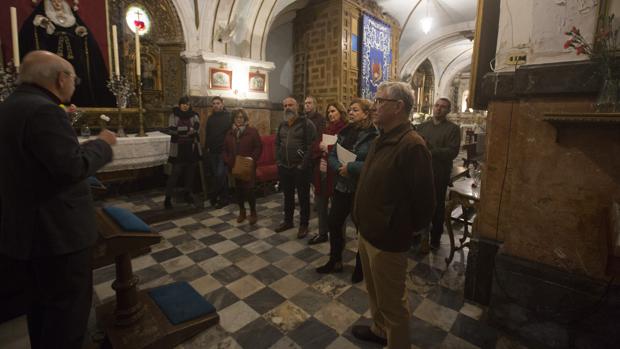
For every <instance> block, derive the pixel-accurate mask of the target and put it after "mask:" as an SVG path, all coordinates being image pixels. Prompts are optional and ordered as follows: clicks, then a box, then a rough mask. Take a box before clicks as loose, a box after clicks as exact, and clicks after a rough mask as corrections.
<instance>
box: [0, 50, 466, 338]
mask: <svg viewBox="0 0 620 349" xmlns="http://www.w3.org/2000/svg"><path fill="white" fill-rule="evenodd" d="M78 81H79V79H78V78H77V76H76V73H75V70H74V68H73V66H72V65H71V64H70V63H69V62H68V61H66V60H65V59H62V58H61V57H59V56H57V55H54V54H52V53H49V52H45V51H33V52H32V53H29V54H28V55H27V56H26V57H24V60H23V64H22V66H21V68H20V86H19V87H18V88H17V89H16V91H15V92H14V93H13V94H12V95H11V96H10V97H9V98H8V99H7V100H6V101H5V102H4V103H2V104H0V126H1V127H0V134H1V135H2V137H0V140H1V144H2V146H1V147H0V154H2V156H3V159H5V160H6V162H7V168H10V169H11V171H2V172H0V210H1V215H0V218H1V221H0V222H1V224H0V241H2V244H0V265H2V266H3V267H4V269H3V270H4V271H6V272H9V273H10V276H9V277H8V278H6V279H9V280H13V282H14V283H15V284H17V285H23V287H24V288H25V289H26V292H27V295H28V302H29V309H28V328H29V334H30V340H31V344H32V346H33V347H35V348H39V347H44V346H45V343H54V344H56V346H58V347H63V348H79V347H81V344H82V341H83V338H84V333H85V329H86V324H87V319H88V315H89V309H90V306H91V297H92V270H91V268H92V267H91V262H92V249H93V246H94V243H95V241H96V235H97V233H96V231H95V227H96V224H95V211H94V204H93V199H92V196H91V194H90V190H89V189H88V183H87V181H86V178H87V177H88V176H91V175H93V174H95V173H96V172H97V170H99V169H100V168H101V167H103V166H104V165H105V164H106V163H108V162H110V161H111V160H112V157H113V151H112V148H111V146H112V145H114V144H115V143H116V136H115V135H114V133H112V132H110V131H107V130H103V131H102V132H101V133H100V134H99V136H98V137H97V139H95V140H90V141H88V142H85V143H83V144H80V143H78V141H77V138H76V136H75V133H74V131H73V130H72V128H71V125H70V124H69V121H68V118H67V117H66V113H65V112H64V110H63V109H62V108H61V107H59V104H60V103H67V102H68V101H69V100H70V98H71V95H72V94H73V92H74V91H75V85H76V84H77V83H78ZM412 106H413V95H412V92H411V89H410V87H409V86H408V85H407V84H405V83H401V82H384V83H382V84H381V85H380V86H379V87H378V90H377V93H376V97H375V99H374V101H373V102H372V103H371V102H370V101H367V100H363V99H355V100H353V101H352V102H351V103H350V104H349V108H348V112H345V109H344V107H343V106H342V105H341V104H339V103H332V104H329V105H328V107H327V110H326V114H327V116H328V119H327V120H324V119H323V120H322V121H321V119H322V118H321V117H320V115H318V113H316V101H315V100H314V99H313V98H311V97H309V98H306V100H305V103H304V112H303V113H300V112H299V110H298V104H297V101H296V100H295V98H293V97H288V98H286V99H284V101H283V109H284V120H283V121H282V122H281V124H280V125H279V126H278V130H277V133H276V140H275V145H276V150H275V151H276V161H277V165H278V171H279V180H280V185H281V189H282V191H283V194H284V221H283V222H282V224H281V225H280V226H278V227H277V229H276V231H277V232H282V231H284V230H287V229H291V228H293V213H294V207H295V191H297V194H298V200H299V207H300V225H299V230H298V233H297V237H298V238H300V239H301V238H304V237H306V236H307V235H308V222H309V214H310V195H309V192H310V184H311V182H312V183H313V184H314V187H315V194H316V196H315V197H316V204H317V209H318V213H319V214H318V216H319V231H318V234H317V235H316V236H313V237H312V238H311V239H309V243H310V244H313V243H320V242H323V241H325V237H326V236H327V237H328V239H329V240H330V258H329V261H328V262H327V263H326V264H325V265H324V266H321V267H320V268H317V272H325V273H326V272H337V271H340V270H342V251H343V248H344V241H345V239H344V231H345V230H344V222H345V220H346V218H347V217H348V216H349V215H351V218H352V220H353V222H354V224H355V227H356V230H357V231H358V233H359V237H358V258H357V264H358V268H359V270H360V273H361V274H363V278H364V280H365V286H366V289H367V291H368V297H369V306H370V312H371V315H372V318H373V322H372V324H371V325H370V326H361V325H360V326H354V327H353V329H352V333H353V335H354V336H355V337H357V338H359V339H361V340H365V341H371V342H376V343H380V344H382V345H384V346H385V345H387V346H388V347H389V348H409V347H410V340H409V318H410V308H409V306H408V304H407V302H408V297H407V289H406V271H407V260H408V257H407V252H408V250H409V248H410V247H411V245H412V241H413V235H414V234H413V233H414V232H416V231H421V230H424V229H428V227H429V223H431V219H432V217H433V215H434V214H435V215H436V216H437V214H438V213H437V212H442V211H441V209H442V207H441V205H439V206H440V207H439V209H438V210H435V207H436V202H441V201H442V200H443V199H442V197H445V188H444V184H443V183H444V182H445V180H446V178H448V179H449V174H448V175H447V177H446V173H449V172H446V171H448V170H447V169H448V165H449V162H451V161H452V159H454V157H455V156H456V153H458V145H459V142H460V139H459V135H458V126H456V125H454V124H453V123H450V122H449V121H447V120H446V118H445V116H446V114H447V112H448V111H449V108H450V105H449V101H447V100H444V99H440V100H438V102H437V103H436V104H435V107H434V116H433V120H431V121H430V124H429V123H427V124H424V125H422V126H421V127H420V128H419V133H418V132H416V131H415V130H414V127H413V126H412V125H411V123H410V121H409V119H408V118H409V114H410V112H411V108H412ZM213 111H214V113H213V115H212V116H211V117H210V118H209V120H208V121H207V124H206V137H207V139H206V145H207V146H206V150H207V159H208V163H209V167H210V169H211V172H212V173H213V175H214V177H215V181H214V182H215V183H216V184H219V185H220V186H218V185H216V186H215V188H214V190H213V191H212V196H211V203H212V204H213V205H214V206H215V207H218V206H219V207H221V206H223V205H225V204H226V203H227V202H226V201H227V200H228V198H227V195H228V193H227V188H228V185H227V183H226V177H227V176H228V172H229V170H230V169H232V168H234V166H235V162H236V160H235V159H237V156H242V157H250V158H251V159H253V160H254V162H256V161H257V160H258V158H259V157H260V154H261V152H262V146H261V141H260V138H259V136H258V132H257V131H256V129H255V128H253V127H251V126H250V125H249V124H248V115H247V113H246V112H245V111H244V110H242V109H240V110H235V111H233V112H232V113H229V112H228V111H226V109H225V108H224V104H223V101H222V99H221V98H219V97H216V98H214V102H213ZM435 114H436V115H435ZM15 115H20V117H15ZM199 127H200V125H199V121H198V117H197V115H196V113H195V112H193V111H192V110H191V106H190V105H189V100H188V99H186V98H182V99H181V100H180V101H179V105H178V107H176V108H175V109H174V110H173V113H172V115H171V116H170V123H169V131H170V133H171V135H172V142H173V145H172V146H171V163H172V165H173V166H172V167H173V168H172V172H171V175H170V178H169V183H168V185H167V189H166V198H165V200H164V205H165V206H167V207H172V189H174V187H175V185H176V181H177V180H178V179H179V178H180V177H181V176H182V175H185V176H186V183H185V184H186V186H187V189H189V190H188V191H187V194H188V195H186V197H185V199H186V200H187V201H189V202H193V201H194V199H193V197H192V195H191V193H192V190H191V189H192V188H191V185H192V182H193V173H189V172H192V171H194V170H195V167H194V164H196V163H197V161H196V160H197V159H200V158H201V150H202V149H201V146H200V143H199V142H198V141H197V135H198V133H199V132H198V130H199ZM324 134H325V135H332V136H333V135H335V136H336V137H337V138H336V139H337V140H336V142H335V143H334V144H330V142H327V141H326V140H324V139H323V138H324V137H323V136H322V135H324ZM319 135H321V136H319ZM422 136H424V138H423V137H422ZM325 138H329V137H325ZM346 152H348V155H347V158H348V160H347V161H345V160H344V159H343V158H342V156H341V155H342V154H347V153H346ZM33 169H34V170H33ZM184 172H185V173H184ZM434 172H435V177H434ZM437 174H439V176H440V177H437ZM235 185H236V187H237V190H236V192H237V198H238V202H239V206H240V209H239V216H238V221H239V222H242V221H244V220H245V219H246V218H248V216H247V215H246V211H245V207H244V203H245V201H248V202H249V208H250V215H249V219H248V220H249V222H250V223H256V220H257V217H256V203H255V197H254V192H253V190H252V189H253V187H254V181H253V180H252V179H251V180H247V179H245V180H241V179H236V180H235ZM437 222H438V221H435V220H434V219H433V224H432V226H435V225H439V223H437ZM433 229H437V231H442V230H443V222H442V223H441V226H437V227H434V228H433ZM436 235H439V236H440V233H439V234H435V233H434V234H433V238H432V242H437V236H436ZM360 276H361V275H360ZM360 278H361V277H360Z"/></svg>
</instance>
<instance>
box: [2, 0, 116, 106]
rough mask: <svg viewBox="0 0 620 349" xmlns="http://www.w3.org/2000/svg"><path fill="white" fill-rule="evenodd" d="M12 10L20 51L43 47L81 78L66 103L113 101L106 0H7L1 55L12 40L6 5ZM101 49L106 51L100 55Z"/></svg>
mask: <svg viewBox="0 0 620 349" xmlns="http://www.w3.org/2000/svg"><path fill="white" fill-rule="evenodd" d="M11 6H14V7H16V9H17V22H18V27H19V29H18V33H19V55H20V57H21V58H23V57H24V56H25V55H26V54H27V53H28V52H30V51H33V50H47V51H50V52H53V53H56V54H58V55H59V56H61V57H63V58H65V59H66V60H68V61H69V62H70V63H71V64H72V65H73V67H74V68H75V71H76V74H77V75H78V76H79V77H80V78H81V80H82V83H81V84H80V85H78V86H76V90H75V93H74V95H73V98H72V99H71V102H72V103H74V104H76V105H78V106H81V107H92V106H114V105H115V102H114V96H113V95H112V94H111V93H110V91H109V90H108V89H107V87H106V81H107V79H108V78H109V75H110V70H109V69H108V68H107V67H108V63H109V62H108V55H107V53H108V45H107V29H106V19H107V16H106V15H102V14H105V13H106V12H105V0H100V1H82V2H80V1H76V0H73V1H71V0H41V1H32V0H6V1H2V4H1V5H0V13H2V14H3V16H4V14H5V13H6V15H7V18H1V20H0V35H1V38H2V51H3V53H5V55H4V57H7V58H8V57H11V55H10V54H9V53H10V52H11V51H10V50H11V46H10V45H12V44H13V43H12V42H11V40H10V37H11V29H10V26H9V23H10V22H9V20H8V14H9V7H11ZM103 53H105V54H103Z"/></svg>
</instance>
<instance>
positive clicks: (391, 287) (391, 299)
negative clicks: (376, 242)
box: [358, 235, 411, 349]
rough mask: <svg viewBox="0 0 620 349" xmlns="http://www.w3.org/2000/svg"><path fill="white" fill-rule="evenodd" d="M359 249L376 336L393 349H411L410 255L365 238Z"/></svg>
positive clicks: (361, 241)
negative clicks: (388, 248) (387, 250)
mask: <svg viewBox="0 0 620 349" xmlns="http://www.w3.org/2000/svg"><path fill="white" fill-rule="evenodd" d="M358 249H359V253H360V257H361V260H362V269H363V271H364V280H365V282H366V289H367V290H368V297H369V304H370V312H371V314H372V319H373V325H372V326H371V330H372V332H373V333H375V334H376V335H377V336H380V337H383V338H387V342H388V348H390V349H405V348H406V349H410V348H411V344H410V341H409V318H410V317H411V313H410V310H409V301H408V297H407V286H406V279H407V255H406V253H405V252H386V251H382V250H379V249H377V248H376V247H374V246H373V245H371V244H370V243H369V242H368V241H366V239H364V237H362V236H361V235H359V246H358Z"/></svg>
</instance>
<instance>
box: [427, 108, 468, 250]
mask: <svg viewBox="0 0 620 349" xmlns="http://www.w3.org/2000/svg"><path fill="white" fill-rule="evenodd" d="M451 107H452V104H451V103H450V100H448V99H447V98H439V99H438V100H437V101H436V102H435V105H434V106H433V118H432V119H431V120H429V121H426V122H424V123H422V124H420V125H418V127H417V131H418V133H420V135H421V136H422V137H423V138H424V140H425V141H426V145H427V146H428V149H429V150H430V151H431V155H432V156H433V177H434V182H435V194H436V195H437V197H436V201H437V208H436V209H435V213H434V215H433V223H432V224H431V232H430V233H431V248H432V249H433V250H437V249H438V248H439V243H440V241H441V234H443V224H444V214H445V211H446V210H445V204H446V191H447V190H448V184H449V183H450V173H451V172H452V161H453V160H454V158H456V156H457V155H458V154H459V148H460V146H461V131H460V128H459V126H458V125H457V124H455V123H453V122H451V121H449V120H448V119H447V118H446V116H447V115H448V113H449V112H450V109H451Z"/></svg>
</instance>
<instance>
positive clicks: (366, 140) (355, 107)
mask: <svg viewBox="0 0 620 349" xmlns="http://www.w3.org/2000/svg"><path fill="white" fill-rule="evenodd" d="M371 107H372V103H371V102H370V101H369V100H367V99H354V100H352V101H351V103H350V104H349V124H348V125H347V126H346V127H345V128H343V129H342V130H341V131H340V133H339V134H338V140H337V142H336V143H337V145H339V146H341V147H343V148H345V149H346V150H348V151H350V152H352V153H353V154H355V155H356V158H355V160H354V161H351V162H348V163H343V162H342V161H340V159H338V153H337V151H336V147H334V148H333V149H332V150H331V151H330V152H329V157H328V166H329V167H330V168H331V169H332V170H334V171H335V172H336V173H337V175H336V185H335V187H334V195H333V197H332V206H331V208H330V210H329V217H328V226H329V232H330V234H329V244H330V252H329V260H328V261H327V263H326V264H325V265H323V266H321V267H319V268H317V269H316V271H317V272H318V273H321V274H325V273H332V272H340V271H342V252H343V250H344V245H345V232H346V230H345V229H343V228H344V223H345V221H346V219H347V217H348V216H349V214H350V213H351V209H352V208H353V198H354V196H355V188H356V186H357V180H358V178H359V175H360V172H361V171H362V167H363V166H364V160H365V159H366V155H367V154H368V151H369V149H370V145H371V143H372V141H373V140H374V139H375V138H376V137H377V136H378V135H379V133H378V131H377V129H376V128H375V127H374V125H373V123H372V119H371V117H370V109H371ZM362 279H363V274H362V266H361V263H360V258H359V254H357V256H356V261H355V271H354V272H353V275H352V276H351V281H352V282H354V283H356V282H360V281H361V280H362Z"/></svg>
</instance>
